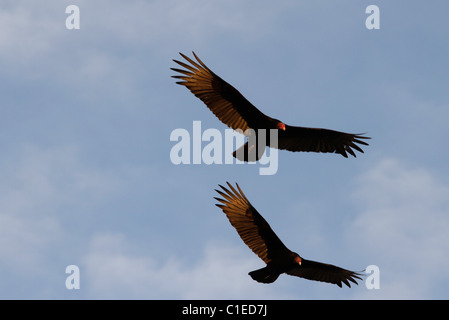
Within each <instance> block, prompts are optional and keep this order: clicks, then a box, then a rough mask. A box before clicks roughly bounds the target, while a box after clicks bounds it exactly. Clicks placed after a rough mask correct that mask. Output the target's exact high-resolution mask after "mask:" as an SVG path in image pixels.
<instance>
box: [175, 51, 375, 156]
mask: <svg viewBox="0 0 449 320" xmlns="http://www.w3.org/2000/svg"><path fill="white" fill-rule="evenodd" d="M180 55H181V56H182V57H183V58H184V59H185V60H186V61H187V62H188V63H190V64H187V63H185V62H181V61H178V60H175V59H173V61H174V62H176V63H177V64H178V65H180V66H181V67H183V68H184V69H178V68H171V70H173V71H175V72H177V73H178V74H177V75H174V76H172V77H173V78H176V79H179V80H180V81H177V82H176V83H177V84H180V85H183V86H185V87H187V88H188V89H189V90H190V91H191V92H192V93H193V94H194V95H195V96H196V97H198V98H199V99H201V100H202V101H203V102H204V103H205V104H206V106H207V107H208V108H209V109H210V110H211V111H212V112H213V113H214V115H215V116H216V117H217V118H218V119H219V120H220V121H221V122H223V123H224V124H226V125H227V126H229V127H230V128H232V129H234V130H237V131H238V132H240V133H243V134H244V135H245V136H247V137H248V141H247V142H246V143H245V144H244V145H243V146H241V147H240V148H239V149H238V150H235V151H234V152H233V156H234V157H235V158H237V159H239V160H241V161H250V162H254V161H257V160H259V159H260V158H261V157H262V155H263V153H264V152H265V147H266V146H268V147H272V148H277V149H280V150H288V151H293V152H295V151H305V152H323V153H338V154H341V155H342V156H343V157H345V158H347V157H348V153H349V154H351V155H352V156H354V157H356V154H355V152H354V150H353V149H355V150H357V151H359V152H362V153H363V150H362V149H361V147H360V146H358V145H357V144H360V145H368V143H366V142H365V141H363V139H370V138H369V137H366V136H362V134H353V133H345V132H340V131H334V130H329V129H321V128H308V127H296V126H290V125H287V124H285V123H284V122H282V121H280V120H277V119H274V118H271V117H269V116H267V115H265V114H264V113H262V112H261V111H260V110H259V109H257V108H256V107H255V106H254V105H253V104H251V102H249V101H248V100H247V99H246V98H245V97H244V96H243V95H242V94H241V93H240V92H239V91H237V89H235V88H234V87H233V86H231V85H230V84H229V83H227V82H226V81H224V80H223V79H222V78H220V77H219V76H217V75H216V74H215V73H214V72H212V70H210V69H209V68H208V67H207V66H206V65H205V64H204V63H203V62H202V61H201V60H200V59H199V58H198V56H197V55H196V54H195V52H193V55H194V57H195V58H196V60H197V61H194V60H193V59H191V58H189V57H187V56H186V55H184V54H182V53H180ZM273 130H274V131H273ZM272 132H276V133H277V139H274V138H273V139H271V135H272Z"/></svg>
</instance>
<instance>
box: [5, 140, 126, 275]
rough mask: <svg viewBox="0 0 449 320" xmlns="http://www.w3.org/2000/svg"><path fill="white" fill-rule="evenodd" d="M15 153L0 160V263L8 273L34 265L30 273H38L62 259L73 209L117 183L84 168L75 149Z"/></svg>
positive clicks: (25, 148)
mask: <svg viewBox="0 0 449 320" xmlns="http://www.w3.org/2000/svg"><path fill="white" fill-rule="evenodd" d="M16 152H17V153H14V154H11V155H9V157H5V158H4V159H2V166H3V169H4V170H2V180H1V181H0V208H1V211H0V265H1V266H2V268H3V270H4V271H5V270H8V271H10V272H12V273H16V272H22V271H23V270H24V269H28V268H29V267H30V266H33V268H32V270H31V271H30V272H28V275H31V274H34V273H36V274H39V273H40V272H43V271H44V270H45V269H47V268H52V267H53V266H52V264H53V265H54V263H55V262H57V260H58V259H59V258H61V255H60V253H61V252H60V251H59V250H60V249H61V246H63V245H64V243H65V244H67V242H64V241H67V238H66V237H65V236H66V232H67V230H66V227H67V223H68V224H70V221H71V219H72V216H71V214H73V210H74V208H76V206H77V205H84V204H86V203H87V202H89V201H95V200H94V199H96V200H100V199H101V198H102V196H104V195H105V194H108V193H110V192H113V190H115V188H116V187H117V185H118V183H117V181H115V180H114V179H113V178H111V177H110V176H108V175H107V174H101V173H98V172H89V170H88V169H85V168H82V165H81V164H80V161H79V159H78V155H77V152H76V150H75V149H74V148H70V147H63V148H54V149H41V148H37V147H33V146H25V147H23V148H18V149H17V150H16ZM92 194H95V196H92ZM87 195H91V196H90V197H88V196H87ZM80 199H82V200H83V201H80ZM75 211H76V209H75ZM69 243H70V241H69Z"/></svg>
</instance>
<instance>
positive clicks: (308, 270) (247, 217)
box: [215, 182, 361, 287]
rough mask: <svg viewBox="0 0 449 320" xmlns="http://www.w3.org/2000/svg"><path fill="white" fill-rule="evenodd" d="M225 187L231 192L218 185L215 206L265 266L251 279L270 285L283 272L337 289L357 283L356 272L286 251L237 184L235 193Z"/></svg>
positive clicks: (357, 276) (251, 274)
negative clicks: (330, 285)
mask: <svg viewBox="0 0 449 320" xmlns="http://www.w3.org/2000/svg"><path fill="white" fill-rule="evenodd" d="M227 184H228V186H229V188H230V190H229V189H227V188H225V187H223V186H220V187H221V188H222V191H221V190H216V191H217V192H218V193H219V194H220V195H221V196H222V197H223V199H220V198H215V199H216V200H217V201H219V202H220V203H219V204H216V206H217V207H219V208H221V209H222V210H223V212H224V213H225V214H226V216H227V217H228V219H229V222H230V223H231V225H232V226H233V227H234V228H235V229H236V230H237V232H238V234H239V235H240V237H241V238H242V240H243V242H244V243H245V244H246V245H247V246H248V247H249V248H250V249H251V250H252V251H253V252H254V253H255V254H256V255H258V256H259V258H260V259H262V260H263V261H264V262H265V263H266V266H265V267H264V268H261V269H258V270H254V271H251V272H250V273H249V275H250V276H251V277H252V278H253V279H254V280H256V281H258V282H262V283H272V282H274V281H275V280H276V279H277V278H278V277H279V275H280V274H282V273H286V274H288V275H291V276H297V277H301V278H305V279H309V280H316V281H322V282H328V283H333V284H336V285H338V286H339V287H341V286H342V283H344V284H345V285H347V286H348V287H351V285H350V282H353V283H355V284H357V281H356V279H359V280H361V278H360V274H359V273H356V272H353V271H349V270H345V269H342V268H340V267H337V266H334V265H331V264H326V263H321V262H315V261H311V260H306V259H304V258H302V257H301V256H299V255H298V254H297V253H296V252H293V251H291V250H289V249H288V248H287V247H286V246H285V245H284V244H283V243H282V241H281V240H280V239H279V238H278V236H277V235H276V234H275V233H274V231H273V230H272V229H271V227H270V225H269V224H268V222H267V221H266V220H265V219H264V218H263V217H262V216H261V215H260V214H259V213H258V212H257V210H256V209H255V208H254V207H253V206H252V205H251V203H250V202H249V201H248V199H247V198H246V196H245V195H244V193H243V192H242V190H241V189H240V187H239V185H238V184H236V186H237V189H238V190H236V189H235V188H234V187H233V186H232V185H231V184H229V182H228V183H227Z"/></svg>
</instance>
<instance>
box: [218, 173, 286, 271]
mask: <svg viewBox="0 0 449 320" xmlns="http://www.w3.org/2000/svg"><path fill="white" fill-rule="evenodd" d="M227 184H228V186H229V188H230V190H228V189H227V188H225V187H223V186H221V185H220V187H221V188H222V190H223V191H220V190H215V191H217V192H218V193H219V194H220V195H221V196H222V197H223V198H224V199H220V198H215V199H216V200H218V201H219V202H221V203H220V204H216V206H217V207H219V208H221V209H222V210H223V212H224V213H225V214H226V216H227V217H228V219H229V221H230V222H231V224H232V226H233V227H234V228H235V229H236V230H237V232H238V234H239V235H240V238H242V240H243V242H245V244H246V245H247V246H248V247H249V248H250V249H251V250H252V251H253V252H254V253H255V254H257V255H258V256H259V258H260V259H262V260H263V261H264V262H265V263H267V264H268V263H269V262H270V261H271V260H273V259H277V258H278V257H280V256H282V257H284V256H285V255H288V254H289V253H290V250H289V249H287V247H286V246H285V245H284V244H283V243H282V241H281V240H280V239H279V238H278V236H277V235H276V234H275V233H274V231H273V230H272V229H271V227H270V225H269V224H268V223H267V221H265V219H264V218H263V217H262V216H261V215H260V214H259V213H258V212H257V210H256V209H255V208H254V207H253V206H252V205H251V203H250V202H249V201H248V199H247V198H246V196H245V195H244V194H243V192H242V190H241V189H240V187H239V185H238V184H236V186H237V188H238V191H237V190H236V189H235V188H234V187H233V186H232V185H231V184H230V183H229V182H227Z"/></svg>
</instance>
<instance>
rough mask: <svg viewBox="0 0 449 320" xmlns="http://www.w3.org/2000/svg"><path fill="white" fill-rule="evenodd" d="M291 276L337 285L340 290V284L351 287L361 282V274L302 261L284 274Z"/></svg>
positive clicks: (332, 266)
mask: <svg viewBox="0 0 449 320" xmlns="http://www.w3.org/2000/svg"><path fill="white" fill-rule="evenodd" d="M286 273H287V274H289V275H291V276H297V277H301V278H305V279H308V280H315V281H322V282H328V283H333V284H336V285H338V286H339V287H340V288H341V285H342V283H344V284H345V285H347V286H348V287H351V283H350V282H353V283H355V284H357V280H356V279H358V280H361V279H362V278H361V274H360V273H357V272H354V271H349V270H346V269H343V268H340V267H337V266H334V265H331V264H326V263H321V262H316V261H311V260H306V259H302V262H301V266H298V267H295V268H293V269H290V270H289V271H287V272H286Z"/></svg>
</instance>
